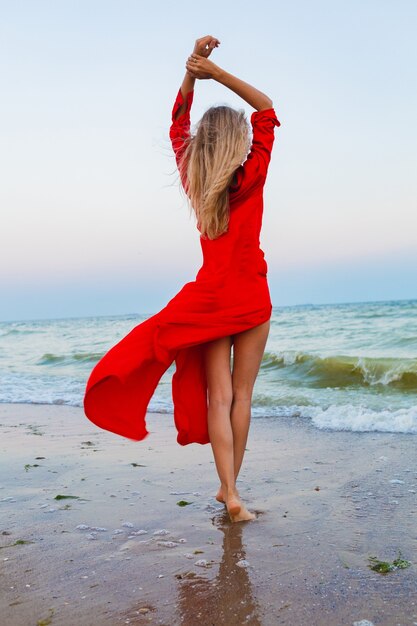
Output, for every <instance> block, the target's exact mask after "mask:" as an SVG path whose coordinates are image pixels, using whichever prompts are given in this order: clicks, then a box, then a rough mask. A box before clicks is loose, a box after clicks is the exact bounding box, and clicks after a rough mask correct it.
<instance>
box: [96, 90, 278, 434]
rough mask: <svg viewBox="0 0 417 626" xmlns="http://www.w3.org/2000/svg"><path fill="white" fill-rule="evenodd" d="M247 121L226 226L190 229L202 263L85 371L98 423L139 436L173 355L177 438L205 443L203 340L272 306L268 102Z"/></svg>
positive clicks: (178, 146) (249, 322)
mask: <svg viewBox="0 0 417 626" xmlns="http://www.w3.org/2000/svg"><path fill="white" fill-rule="evenodd" d="M193 95H194V92H193V91H191V92H189V93H188V94H187V98H186V100H187V109H186V111H185V113H183V114H182V115H180V117H179V118H178V119H175V114H176V112H177V110H178V109H179V108H180V107H181V105H182V104H183V102H184V99H183V97H182V94H181V89H179V91H178V94H177V97H176V99H175V104H174V107H173V110H172V125H171V128H170V138H171V142H172V146H173V149H174V152H175V156H176V159H177V163H178V161H179V157H180V155H181V153H182V150H183V149H184V147H185V146H184V139H185V138H186V137H187V135H188V134H189V132H190V109H191V104H192V101H193ZM251 124H252V130H253V140H252V146H251V150H250V152H249V154H248V157H247V159H246V161H245V162H244V163H243V165H241V166H240V167H239V168H238V169H237V170H236V177H237V178H236V183H235V184H234V185H232V186H231V187H230V188H229V205H230V220H229V229H228V231H227V232H226V233H224V234H223V235H221V236H220V237H218V238H217V239H212V240H209V239H203V238H202V237H201V235H200V243H201V248H202V253H203V264H202V266H201V268H200V269H199V271H198V273H197V275H196V278H195V280H193V281H191V282H189V283H186V284H185V285H184V286H183V288H182V289H181V290H180V291H179V292H178V293H177V295H176V296H174V297H173V298H172V299H171V300H170V301H169V302H168V304H167V305H166V306H165V307H164V308H163V309H162V310H161V311H160V312H159V313H156V314H155V315H153V316H152V317H150V318H148V319H147V320H145V321H144V322H142V323H140V324H138V325H137V326H135V327H134V328H133V329H132V330H131V331H130V332H129V333H128V334H127V335H126V336H125V337H124V338H122V339H121V340H120V341H119V342H118V343H117V344H115V345H114V346H113V347H112V348H110V350H109V351H108V352H107V353H106V354H105V355H104V356H103V357H102V358H101V359H100V361H98V363H97V364H96V365H95V366H94V368H93V370H92V371H91V373H90V376H89V378H88V381H87V385H86V390H85V396H84V412H85V415H86V416H87V418H88V419H89V420H91V421H92V422H93V423H94V424H96V425H97V426H99V427H100V428H103V429H105V430H108V431H110V432H113V433H116V434H118V435H121V436H123V437H127V438H128V439H132V440H135V441H140V440H142V439H144V438H145V437H146V436H147V435H148V434H149V431H148V430H147V428H146V410H147V407H148V404H149V402H150V400H151V398H152V395H153V393H154V391H155V388H156V386H157V384H158V382H159V380H160V378H161V377H162V375H163V374H164V372H165V371H166V370H167V369H168V367H169V366H170V365H171V364H172V363H173V362H174V361H175V366H176V369H175V372H174V374H173V377H172V399H173V403H174V422H175V426H176V428H177V431H178V435H177V442H178V443H179V444H181V445H187V444H189V443H200V444H206V443H209V442H210V438H209V434H208V427H207V381H206V376H205V369H204V361H203V350H204V343H205V342H208V341H211V340H213V339H218V338H219V337H225V336H228V335H234V334H235V333H239V332H241V331H244V330H247V329H249V328H253V327H254V326H258V325H259V324H262V323H263V322H266V321H267V320H269V318H270V316H271V312H272V303H271V299H270V294H269V288H268V283H267V277H266V275H267V264H266V261H265V259H264V253H263V251H262V250H261V248H260V245H259V243H260V242H259V237H260V231H261V226H262V213H263V187H264V183H265V180H266V176H267V170H268V165H269V161H270V158H271V150H272V146H273V143H274V126H275V125H276V126H280V122H279V121H278V119H277V117H276V115H275V111H274V109H273V108H270V109H266V110H263V111H254V112H253V113H252V115H251ZM182 182H183V184H184V180H182Z"/></svg>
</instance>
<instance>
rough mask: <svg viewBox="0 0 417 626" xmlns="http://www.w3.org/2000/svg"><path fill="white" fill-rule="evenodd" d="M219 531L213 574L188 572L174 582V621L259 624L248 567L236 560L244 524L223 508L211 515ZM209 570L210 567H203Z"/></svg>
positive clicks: (243, 556) (242, 551)
mask: <svg viewBox="0 0 417 626" xmlns="http://www.w3.org/2000/svg"><path fill="white" fill-rule="evenodd" d="M212 521H213V524H214V525H215V526H216V527H217V528H218V529H219V530H221V531H222V532H223V546H222V549H223V553H222V559H221V561H220V564H219V567H218V572H217V575H216V576H215V577H214V578H213V577H210V578H208V577H207V578H206V577H204V576H201V575H196V574H194V572H193V571H192V572H189V573H188V576H187V575H186V576H185V577H183V578H181V579H180V581H179V583H178V596H179V597H178V613H179V614H178V617H177V621H176V623H178V624H183V625H184V626H185V625H189V624H195V623H201V624H206V625H207V626H208V625H211V624H213V625H214V624H215V625H216V626H218V625H221V624H227V625H228V626H235V625H236V626H238V625H241V624H245V623H246V624H252V625H253V626H258V625H259V626H261V624H262V622H261V619H260V617H259V615H260V606H259V603H258V601H257V600H256V598H255V597H254V593H253V589H252V586H251V581H250V567H239V566H238V565H237V563H238V562H239V561H241V560H243V559H246V552H245V547H244V545H243V542H242V534H243V532H244V529H245V527H246V524H249V523H251V522H237V523H232V522H230V520H229V516H228V515H227V512H226V511H225V512H224V513H223V514H221V515H220V516H215V517H213V518H212ZM207 572H208V573H209V572H210V569H209V568H208V569H207Z"/></svg>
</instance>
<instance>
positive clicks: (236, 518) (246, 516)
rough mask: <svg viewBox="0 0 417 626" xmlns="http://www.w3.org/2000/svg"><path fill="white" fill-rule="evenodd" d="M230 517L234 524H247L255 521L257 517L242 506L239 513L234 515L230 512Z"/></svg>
mask: <svg viewBox="0 0 417 626" xmlns="http://www.w3.org/2000/svg"><path fill="white" fill-rule="evenodd" d="M229 517H230V519H231V521H232V522H246V521H249V520H253V519H255V518H256V515H255V514H254V513H251V512H250V511H248V509H247V508H246V507H245V505H243V504H241V507H240V511H239V513H237V514H236V515H232V514H231V513H230V511H229Z"/></svg>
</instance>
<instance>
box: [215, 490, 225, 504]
mask: <svg viewBox="0 0 417 626" xmlns="http://www.w3.org/2000/svg"><path fill="white" fill-rule="evenodd" d="M216 500H218V502H221V503H222V504H226V502H225V501H224V498H223V490H222V488H221V487H220V488H219V490H218V492H217V494H216Z"/></svg>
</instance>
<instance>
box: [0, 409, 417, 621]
mask: <svg viewBox="0 0 417 626" xmlns="http://www.w3.org/2000/svg"><path fill="white" fill-rule="evenodd" d="M147 424H148V429H149V430H150V431H151V432H150V435H149V436H148V437H147V438H146V439H145V440H144V441H142V442H132V441H129V440H127V439H124V438H121V437H119V436H117V435H113V434H111V433H108V432H106V431H103V430H100V429H99V428H97V427H96V426H94V424H92V423H91V422H89V421H88V420H87V418H86V417H85V416H84V414H83V411H82V409H80V408H73V407H68V406H48V405H19V404H14V405H9V404H0V546H2V548H1V549H0V565H1V575H0V587H1V596H0V615H1V623H4V624H9V625H12V626H29V625H36V624H37V623H38V622H39V624H42V625H43V624H49V623H50V624H52V625H56V624H60V625H63V626H72V625H74V626H75V625H76V624H77V625H80V626H90V625H91V626H93V625H94V626H101V625H102V624H103V625H104V624H109V625H110V624H112V625H115V624H149V623H151V624H163V625H166V626H172V625H177V624H178V625H180V624H181V625H185V626H192V625H194V624H204V625H212V624H213V625H216V626H217V625H223V624H224V625H227V626H234V625H241V624H245V623H246V624H256V625H257V624H259V625H265V626H269V625H275V624H288V625H291V626H298V625H300V626H301V625H302V626H304V625H307V624H308V625H311V624H314V625H318V626H321V625H323V626H325V625H326V626H327V625H329V624H332V625H345V624H352V625H353V624H356V623H357V624H359V625H360V626H365V625H366V626H368V624H367V623H366V622H365V621H363V620H368V621H369V622H370V623H372V624H375V625H386V626H392V625H397V624H398V625H401V626H402V625H408V624H415V623H417V600H416V589H417V576H416V565H417V523H416V520H417V515H416V514H417V502H416V497H417V496H416V491H417V466H416V458H417V455H416V441H417V439H416V437H415V436H413V435H401V434H390V433H350V432H326V431H319V430H317V429H316V428H314V427H313V426H311V425H310V424H309V423H308V422H306V421H305V420H297V419H292V420H279V421H272V420H268V419H259V418H256V419H253V420H252V424H251V430H250V433H249V440H248V445H247V451H246V454H245V459H244V463H243V467H242V470H241V473H240V476H239V479H238V483H237V485H238V488H239V491H240V494H241V497H242V499H243V500H244V501H245V503H246V504H247V506H248V508H249V510H251V511H254V512H256V515H257V518H256V519H255V520H254V521H250V522H239V523H231V522H230V521H229V518H228V516H227V514H226V513H225V508H224V506H223V505H221V504H220V503H218V502H217V501H216V500H215V498H214V495H215V493H216V491H217V488H218V479H217V475H216V471H215V465H214V461H213V457H212V451H211V447H210V446H209V445H206V446H202V445H199V444H191V445H189V446H184V447H183V446H180V445H179V444H178V443H177V442H176V429H175V426H174V422H173V416H172V415H163V414H148V417H147ZM57 495H61V496H62V495H66V496H69V495H71V496H77V497H78V498H63V499H55V498H56V496H57ZM181 500H182V501H186V502H190V503H191V504H187V505H185V506H179V505H178V504H177V502H179V501H181ZM139 531H146V532H139ZM158 531H162V532H160V533H159V534H156V533H158ZM21 541H23V542H24V543H20V542H21ZM16 542H17V543H16ZM13 544H14V545H13ZM399 553H400V555H401V556H402V558H403V559H407V560H408V561H410V562H411V566H410V567H407V568H405V569H396V570H394V571H391V572H388V573H387V574H381V573H378V572H375V571H373V570H371V569H370V567H369V565H370V561H369V560H368V559H369V557H370V556H376V557H378V558H379V559H381V560H384V561H386V560H388V561H390V562H392V561H393V560H394V559H395V558H396V557H397V556H398V555H399ZM41 620H45V621H44V622H42V621H41Z"/></svg>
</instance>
